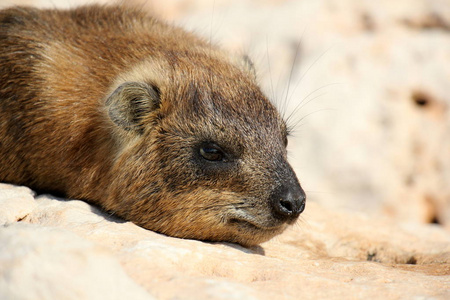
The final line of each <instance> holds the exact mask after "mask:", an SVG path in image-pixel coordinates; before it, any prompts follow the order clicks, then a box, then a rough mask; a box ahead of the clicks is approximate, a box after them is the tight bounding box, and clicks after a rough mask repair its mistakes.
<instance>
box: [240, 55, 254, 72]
mask: <svg viewBox="0 0 450 300" xmlns="http://www.w3.org/2000/svg"><path fill="white" fill-rule="evenodd" d="M242 65H243V66H244V69H245V70H246V71H247V72H248V73H249V74H251V75H252V76H253V78H256V69H255V64H254V63H253V61H252V60H251V59H250V57H249V56H248V55H247V54H244V55H243V56H242Z"/></svg>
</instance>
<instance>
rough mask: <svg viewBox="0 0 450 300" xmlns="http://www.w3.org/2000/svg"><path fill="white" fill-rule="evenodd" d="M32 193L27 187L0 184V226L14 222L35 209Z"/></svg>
mask: <svg viewBox="0 0 450 300" xmlns="http://www.w3.org/2000/svg"><path fill="white" fill-rule="evenodd" d="M33 196H34V192H33V191H32V190H30V189H29V188H27V187H15V186H13V185H10V184H3V183H0V208H1V209H0V226H1V225H7V224H10V223H13V222H16V221H18V220H20V219H22V218H24V217H25V216H26V215H28V214H29V213H30V212H31V211H32V210H33V209H34V208H35V207H36V201H35V200H34V197H33Z"/></svg>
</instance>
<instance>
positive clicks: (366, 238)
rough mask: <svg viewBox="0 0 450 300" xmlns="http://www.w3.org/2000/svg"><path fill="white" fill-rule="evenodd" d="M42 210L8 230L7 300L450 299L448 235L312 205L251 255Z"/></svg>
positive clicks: (0, 291) (3, 234) (0, 274)
mask: <svg viewBox="0 0 450 300" xmlns="http://www.w3.org/2000/svg"><path fill="white" fill-rule="evenodd" d="M0 187H2V188H3V187H4V185H3V184H0ZM9 188H10V189H12V190H14V189H17V195H18V196H20V193H21V189H22V188H20V187H12V186H9ZM8 201H14V199H10V200H8ZM36 203H37V206H36V207H35V208H34V209H33V210H32V212H31V213H29V214H28V215H27V216H26V217H25V218H24V219H23V220H21V221H20V222H16V223H13V224H10V225H8V226H6V227H3V228H2V229H1V230H0V245H1V246H0V266H1V268H0V298H2V299H32V298H33V297H36V295H42V297H41V298H42V299H61V298H64V299H70V297H69V296H71V295H76V297H78V296H80V297H78V298H83V299H99V298H103V299H104V298H105V296H103V295H106V296H107V298H112V299H115V298H114V297H116V298H117V299H119V298H121V297H124V295H127V297H130V296H128V295H136V296H134V297H132V298H133V299H141V298H142V299H147V298H149V297H150V296H149V295H146V294H145V293H143V291H142V287H143V288H144V289H145V290H147V292H148V293H149V294H151V295H153V296H154V297H156V298H157V299H174V298H182V299H301V298H306V299H318V298H329V299H342V298H346V299H348V298H370V299H388V298H389V299H411V298H434V299H446V298H448V297H450V290H449V289H448V287H449V286H450V234H449V233H448V232H447V231H446V230H444V229H442V228H441V227H440V226H438V225H420V224H414V223H404V224H399V223H394V222H392V220H389V219H373V218H368V217H367V216H365V215H363V214H358V213H348V212H345V211H333V210H329V209H326V208H324V207H322V206H321V205H319V204H317V203H309V205H308V210H307V211H306V212H305V214H304V215H303V217H302V219H301V220H299V222H298V223H297V224H295V225H294V226H293V227H291V228H290V229H289V230H288V231H286V232H285V233H283V234H282V235H280V236H279V237H277V238H275V239H273V240H272V241H269V242H267V243H264V244H262V245H261V246H260V247H255V248H253V249H246V248H243V247H240V246H238V245H233V244H226V243H205V242H200V241H195V240H183V239H176V238H171V237H167V236H164V235H161V234H158V233H155V232H152V231H148V230H144V229H142V228H140V227H138V226H136V225H134V224H132V223H130V222H124V221H122V220H119V219H116V218H114V217H111V216H108V215H106V214H105V213H103V212H101V211H99V210H98V209H97V208H95V207H92V206H90V205H88V204H87V203H85V202H82V201H78V200H64V199H58V198H55V197H52V196H49V195H41V196H38V197H37V198H36ZM120 266H121V267H120ZM124 271H125V272H126V274H125V273H124ZM128 276H129V277H128ZM130 278H131V279H132V280H133V281H134V283H133V282H131V280H130ZM75 279H76V280H75ZM119 283H120V284H119ZM23 286H27V287H29V288H27V289H21V288H19V287H23ZM125 291H126V293H125ZM99 295H102V297H99ZM139 297H141V298H139ZM146 297H147V298H146ZM74 299H75V298H74Z"/></svg>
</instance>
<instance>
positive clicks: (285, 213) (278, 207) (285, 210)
mask: <svg viewBox="0 0 450 300" xmlns="http://www.w3.org/2000/svg"><path fill="white" fill-rule="evenodd" d="M305 200H306V195H305V192H304V191H303V189H302V188H301V187H300V186H299V185H293V186H289V187H286V186H282V187H279V188H277V189H276V190H275V191H274V193H273V194H272V196H271V203H270V204H271V207H272V212H273V215H274V216H275V218H277V219H279V220H281V221H288V220H293V219H296V218H297V217H298V216H299V215H300V214H301V213H302V212H303V211H304V210H305Z"/></svg>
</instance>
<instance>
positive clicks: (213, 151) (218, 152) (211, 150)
mask: <svg viewBox="0 0 450 300" xmlns="http://www.w3.org/2000/svg"><path fill="white" fill-rule="evenodd" d="M200 155H201V156H202V157H203V158H204V159H206V160H209V161H224V160H225V155H224V153H223V151H222V149H220V147H219V146H217V145H215V144H208V145H204V146H202V147H200Z"/></svg>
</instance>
